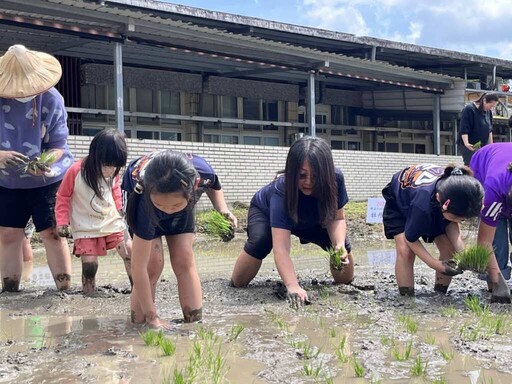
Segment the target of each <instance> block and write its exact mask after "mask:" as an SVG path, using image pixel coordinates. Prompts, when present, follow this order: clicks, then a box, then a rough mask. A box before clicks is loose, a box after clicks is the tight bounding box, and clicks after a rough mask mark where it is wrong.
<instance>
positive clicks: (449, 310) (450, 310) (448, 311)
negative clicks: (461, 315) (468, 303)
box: [441, 305, 457, 317]
mask: <svg viewBox="0 0 512 384" xmlns="http://www.w3.org/2000/svg"><path fill="white" fill-rule="evenodd" d="M441 315H442V316H444V317H455V315H457V309H456V308H455V307H454V306H453V305H449V306H448V307H443V308H441Z"/></svg>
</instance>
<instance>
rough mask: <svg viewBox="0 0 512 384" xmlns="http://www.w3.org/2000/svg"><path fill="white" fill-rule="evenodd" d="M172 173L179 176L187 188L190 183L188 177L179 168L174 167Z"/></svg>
mask: <svg viewBox="0 0 512 384" xmlns="http://www.w3.org/2000/svg"><path fill="white" fill-rule="evenodd" d="M172 175H173V176H175V177H177V178H178V179H179V180H180V183H181V184H182V185H183V186H184V187H185V188H187V187H188V185H189V181H188V180H187V177H186V176H185V175H184V174H183V173H181V172H180V171H178V170H177V169H173V170H172Z"/></svg>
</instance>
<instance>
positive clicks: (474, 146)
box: [473, 141, 482, 150]
mask: <svg viewBox="0 0 512 384" xmlns="http://www.w3.org/2000/svg"><path fill="white" fill-rule="evenodd" d="M480 148H482V142H481V141H477V142H476V143H475V144H473V149H474V150H478V149H480Z"/></svg>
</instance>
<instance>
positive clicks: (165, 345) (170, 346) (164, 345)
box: [158, 338, 176, 356]
mask: <svg viewBox="0 0 512 384" xmlns="http://www.w3.org/2000/svg"><path fill="white" fill-rule="evenodd" d="M158 345H159V346H160V350H161V351H162V353H163V354H164V356H173V355H174V354H175V353H176V344H174V343H173V342H172V340H169V339H165V338H164V339H162V340H160V342H159V343H158Z"/></svg>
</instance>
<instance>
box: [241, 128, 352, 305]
mask: <svg viewBox="0 0 512 384" xmlns="http://www.w3.org/2000/svg"><path fill="white" fill-rule="evenodd" d="M347 202H348V196H347V191H346V189H345V180H344V178H343V174H342V173H341V171H340V170H337V169H336V168H335V167H334V162H333V158H332V153H331V148H330V147H329V145H328V144H327V142H326V141H325V140H323V139H321V138H318V137H303V138H301V139H299V140H297V141H295V142H294V143H293V145H292V146H291V147H290V150H289V151H288V156H287V159H286V167H285V171H284V175H282V176H279V177H277V178H276V179H275V180H274V181H273V182H271V183H270V184H268V185H267V186H265V187H263V188H262V189H260V190H259V191H258V192H256V194H255V195H254V196H253V198H252V200H251V204H250V207H249V212H248V219H247V221H248V223H247V235H248V239H247V241H246V243H245V246H244V249H243V251H242V253H241V254H240V256H239V257H238V259H237V261H236V264H235V267H234V269H233V273H232V277H231V285H232V286H233V287H244V286H247V285H248V284H249V283H250V282H251V280H252V279H253V278H254V277H255V276H256V274H257V273H258V271H259V269H260V267H261V264H262V261H263V259H264V258H265V257H266V256H267V255H268V254H269V253H270V251H271V250H272V249H273V250H274V260H275V263H276V266H277V270H278V272H279V275H280V276H281V278H282V279H283V283H284V285H285V287H286V289H287V294H288V299H289V300H290V301H291V305H292V306H293V307H298V306H301V305H303V304H304V303H305V302H306V301H307V300H308V295H307V292H306V291H305V290H304V289H303V288H302V287H301V286H300V284H299V281H298V279H297V275H296V273H295V268H294V266H293V263H292V260H291V258H290V248H291V235H295V236H297V237H298V238H299V239H300V242H301V243H303V244H305V243H314V244H317V245H319V246H320V247H321V248H322V249H324V250H326V251H327V250H329V249H330V248H333V249H334V250H336V251H341V252H342V256H341V258H342V260H343V261H344V262H345V265H344V268H343V269H342V270H337V269H334V268H332V267H331V273H332V275H333V278H334V281H335V282H337V283H342V284H348V283H350V282H351V281H352V279H353V277H354V261H353V258H352V254H351V246H350V242H349V240H348V237H347V223H346V221H345V213H344V210H343V207H344V206H345V204H347Z"/></svg>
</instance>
